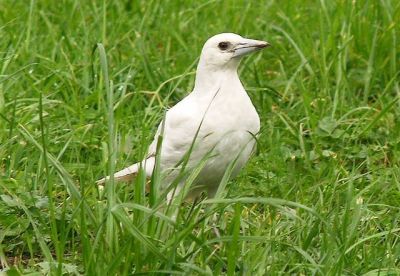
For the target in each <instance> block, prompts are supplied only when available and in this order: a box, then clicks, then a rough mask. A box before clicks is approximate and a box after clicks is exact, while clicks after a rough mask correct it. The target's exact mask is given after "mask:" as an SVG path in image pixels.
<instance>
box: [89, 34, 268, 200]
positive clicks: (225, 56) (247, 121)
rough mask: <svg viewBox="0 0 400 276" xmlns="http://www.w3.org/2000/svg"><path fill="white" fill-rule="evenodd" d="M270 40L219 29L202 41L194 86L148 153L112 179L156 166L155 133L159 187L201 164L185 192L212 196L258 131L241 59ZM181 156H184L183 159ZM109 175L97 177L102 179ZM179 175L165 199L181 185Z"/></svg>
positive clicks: (167, 118) (248, 149) (244, 156)
mask: <svg viewBox="0 0 400 276" xmlns="http://www.w3.org/2000/svg"><path fill="white" fill-rule="evenodd" d="M269 45H270V44H269V43H268V42H265V41H260V40H253V39H247V38H243V37H241V36H240V35H237V34H233V33H222V34H218V35H215V36H213V37H211V38H210V39H208V40H207V42H206V43H205V44H204V46H203V49H202V51H201V56H200V60H199V63H198V66H197V71H196V80H195V86H194V89H193V91H192V92H191V93H190V94H189V95H188V96H186V97H185V98H184V99H183V100H181V101H180V102H178V103H177V104H176V105H175V106H173V107H172V108H171V109H169V110H168V111H167V112H166V115H165V117H164V122H162V123H161V124H160V125H159V127H158V130H157V133H156V135H155V138H154V140H153V142H152V144H151V145H150V146H149V149H148V154H147V158H146V159H144V160H143V161H141V162H139V163H136V164H133V165H132V166H129V167H127V168H125V169H123V170H121V171H119V172H117V173H115V174H114V180H115V181H128V180H130V179H132V178H133V177H134V176H135V175H136V174H137V172H138V170H139V167H140V166H142V167H143V169H144V171H145V173H146V175H147V176H148V177H150V176H151V175H152V173H153V169H154V166H155V156H156V148H157V141H158V140H159V139H158V137H159V136H160V135H162V144H161V149H160V169H161V173H162V176H163V180H162V185H163V186H162V187H161V188H162V189H166V188H167V187H168V186H169V185H170V184H171V183H172V182H173V181H174V180H175V179H176V178H177V176H178V175H179V174H180V173H181V170H182V168H181V167H182V164H184V163H185V161H184V160H186V166H185V170H187V171H191V170H194V169H195V168H198V167H199V166H200V165H199V164H200V163H202V165H203V168H202V169H201V171H200V172H199V174H198V175H197V177H196V178H195V180H194V182H193V185H192V187H191V190H190V192H189V195H188V197H196V196H198V195H199V194H200V193H201V192H203V191H205V192H207V194H208V197H213V196H214V195H215V193H216V191H217V189H218V186H219V183H220V182H221V180H222V178H223V176H224V173H225V171H226V170H227V168H228V166H229V165H230V164H231V163H232V162H234V164H233V169H232V172H231V175H230V176H231V177H234V176H235V175H237V174H238V172H239V171H240V169H241V168H242V167H243V166H244V165H245V164H246V162H247V161H248V159H249V157H250V156H251V153H252V151H253V149H254V146H255V137H256V135H257V134H258V132H259V130H260V118H259V116H258V113H257V111H256V109H255V108H254V106H253V104H252V102H251V100H250V98H249V96H248V95H247V93H246V91H245V89H244V88H243V85H242V83H241V82H240V80H239V77H238V73H237V68H238V66H239V62H240V60H241V58H242V57H243V56H244V55H246V54H248V53H252V52H255V51H257V50H259V49H262V48H265V47H267V46H269ZM185 156H187V157H186V159H185ZM109 178H110V177H109V176H107V177H106V178H103V179H100V180H98V181H97V183H98V184H103V183H105V182H106V180H108V179H109ZM184 180H185V179H182V180H181V181H180V183H179V184H178V185H177V187H176V189H177V190H176V191H171V192H169V194H168V196H167V197H168V199H169V200H170V199H171V198H172V197H173V195H177V194H178V191H179V190H180V189H182V187H183V185H184Z"/></svg>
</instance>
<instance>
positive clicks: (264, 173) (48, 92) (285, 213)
mask: <svg viewBox="0 0 400 276" xmlns="http://www.w3.org/2000/svg"><path fill="white" fill-rule="evenodd" d="M261 2H262V1H233V0H232V1H204V2H200V1H178V0H176V1H105V0H104V1H78V0H76V1H73V0H71V1H45V0H44V1H34V0H31V1H11V0H5V1H2V3H1V4H0V37H1V39H0V267H2V269H3V270H8V271H9V272H10V273H9V274H10V275H19V274H24V273H35V272H37V273H40V274H45V273H48V274H51V275H61V274H63V273H64V274H72V275H73V274H88V275H131V274H133V273H137V274H162V273H166V274H198V275H203V274H205V275H208V274H215V275H220V274H227V275H234V274H242V275H265V274H268V275H276V274H302V275H311V274H315V275H398V274H400V243H399V241H400V236H399V235H400V222H399V220H400V138H399V137H400V122H399V118H400V101H399V97H400V84H399V79H400V76H399V75H400V64H399V60H400V46H399V45H400V44H399V42H400V27H399V22H400V2H399V1H395V0H392V1H390V0H380V1H368V0H360V1H350V0H349V1H345V0H340V1H325V0H320V1H300V0H298V1H297V0H296V1H272V0H271V1H265V2H264V3H261ZM226 31H229V32H235V33H239V34H241V35H243V36H246V37H250V38H255V39H265V40H267V41H269V42H270V43H271V44H272V45H273V47H271V48H268V49H266V50H264V51H263V52H262V53H258V54H256V55H254V56H252V57H249V58H246V59H245V60H244V61H243V62H242V65H241V67H240V72H241V79H242V81H243V83H244V85H245V87H246V88H247V91H248V93H249V95H250V97H251V98H252V100H253V102H254V104H255V106H256V108H257V110H258V112H259V113H260V115H261V121H262V133H261V136H260V138H259V145H258V151H257V153H256V155H255V156H254V157H253V158H252V160H251V162H250V163H249V164H248V166H247V167H246V169H245V170H243V171H242V173H241V174H240V176H239V177H237V178H236V179H234V180H232V181H229V182H226V181H224V182H223V183H222V185H226V189H225V190H224V191H223V193H220V194H219V196H218V197H217V198H216V199H212V200H205V201H201V202H200V203H199V204H196V205H193V204H191V203H182V202H181V200H180V199H177V200H176V201H175V202H174V203H173V204H172V205H171V206H169V207H168V206H166V202H165V200H163V198H162V195H160V194H158V193H154V192H153V193H152V194H150V196H145V192H144V189H143V186H144V184H145V182H146V179H144V176H143V175H139V177H138V178H137V180H136V181H135V182H134V183H132V184H127V185H125V184H122V185H112V184H111V185H109V186H107V187H106V188H105V189H104V190H103V191H99V190H98V189H97V187H96V185H95V183H94V181H95V180H97V179H98V178H100V177H102V176H103V175H105V174H107V173H109V172H112V171H114V170H116V169H120V168H123V167H124V166H125V165H128V164H131V163H132V162H135V161H137V160H140V159H141V158H142V157H143V156H144V155H145V151H146V147H147V145H148V144H149V143H150V142H151V140H152V137H153V136H152V135H153V134H154V131H155V127H156V126H157V124H158V122H159V121H160V119H161V118H162V116H163V113H164V110H165V108H166V107H168V106H171V105H173V104H174V103H176V102H177V101H179V100H180V99H181V98H183V97H184V96H185V95H186V94H187V92H189V91H191V88H192V86H193V82H194V70H195V66H196V62H197V58H198V56H199V53H200V50H201V47H202V44H203V43H204V41H205V40H206V39H207V38H208V37H210V36H211V35H213V34H216V33H219V32H226ZM195 173H196V172H193V175H192V176H194V174H195ZM227 173H229V171H228V172H227ZM159 184H160V178H159V175H155V176H153V178H152V181H151V185H152V186H153V187H157V185H159ZM177 212H178V213H177ZM176 213H177V217H176V220H171V216H172V214H176ZM0 271H1V270H0Z"/></svg>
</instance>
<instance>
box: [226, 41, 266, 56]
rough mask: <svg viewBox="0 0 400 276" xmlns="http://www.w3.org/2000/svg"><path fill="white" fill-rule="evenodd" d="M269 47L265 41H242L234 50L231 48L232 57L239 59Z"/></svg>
mask: <svg viewBox="0 0 400 276" xmlns="http://www.w3.org/2000/svg"><path fill="white" fill-rule="evenodd" d="M269 46H271V44H269V43H268V42H266V41H261V40H254V39H243V40H242V41H241V42H240V43H239V44H238V45H236V46H235V48H233V51H234V53H233V57H241V56H244V55H247V54H249V53H252V52H255V51H257V50H261V49H263V48H265V47H269Z"/></svg>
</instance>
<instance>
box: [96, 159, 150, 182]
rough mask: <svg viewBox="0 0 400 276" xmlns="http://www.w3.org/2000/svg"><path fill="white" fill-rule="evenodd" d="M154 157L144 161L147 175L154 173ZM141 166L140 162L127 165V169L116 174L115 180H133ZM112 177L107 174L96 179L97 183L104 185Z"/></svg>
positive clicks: (143, 164)
mask: <svg viewBox="0 0 400 276" xmlns="http://www.w3.org/2000/svg"><path fill="white" fill-rule="evenodd" d="M154 161H155V160H154V157H150V158H148V159H146V160H145V161H142V166H143V167H144V170H145V172H146V175H147V176H151V175H152V173H153V167H154ZM139 167H140V162H139V163H136V164H133V165H132V166H129V167H126V168H125V169H122V170H120V171H119V172H116V173H115V174H114V181H115V182H126V181H130V180H132V179H133V178H134V177H135V176H136V175H137V173H138V171H139ZM109 179H110V176H106V177H104V178H102V179H99V180H97V181H96V184H97V185H104V183H105V182H106V181H107V180H109Z"/></svg>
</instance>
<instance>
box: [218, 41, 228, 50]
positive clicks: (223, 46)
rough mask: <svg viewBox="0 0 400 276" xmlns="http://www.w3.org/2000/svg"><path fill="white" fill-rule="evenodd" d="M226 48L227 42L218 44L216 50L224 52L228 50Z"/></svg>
mask: <svg viewBox="0 0 400 276" xmlns="http://www.w3.org/2000/svg"><path fill="white" fill-rule="evenodd" d="M228 47H229V42H225V41H224V42H220V43H219V44H218V48H220V49H221V50H226V49H228Z"/></svg>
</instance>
